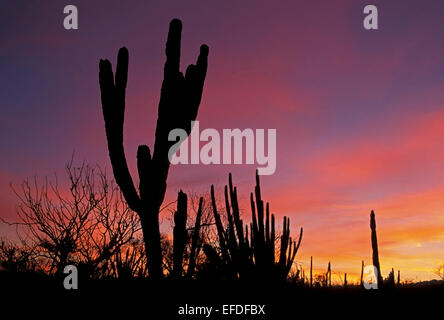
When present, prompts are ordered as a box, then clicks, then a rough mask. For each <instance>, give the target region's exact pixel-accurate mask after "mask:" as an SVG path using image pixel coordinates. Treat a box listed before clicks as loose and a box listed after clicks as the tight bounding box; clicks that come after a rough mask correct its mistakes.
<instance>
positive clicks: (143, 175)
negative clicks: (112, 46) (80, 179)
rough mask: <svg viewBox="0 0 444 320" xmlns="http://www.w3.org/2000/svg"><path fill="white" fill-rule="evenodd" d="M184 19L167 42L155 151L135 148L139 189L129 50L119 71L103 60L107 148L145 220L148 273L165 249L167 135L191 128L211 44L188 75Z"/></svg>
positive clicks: (158, 272) (158, 267)
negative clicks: (128, 110)
mask: <svg viewBox="0 0 444 320" xmlns="http://www.w3.org/2000/svg"><path fill="white" fill-rule="evenodd" d="M181 32H182V23H181V21H180V20H178V19H174V20H172V21H171V23H170V28H169V32H168V39H167V43H166V63H165V67H164V79H163V82H162V88H161V94H160V101H159V108H158V118H157V126H156V133H155V142H154V152H153V154H152V156H151V152H150V149H149V147H148V146H146V145H140V146H139V148H138V150H137V169H138V174H139V180H140V183H139V193H138V192H137V190H136V188H135V186H134V183H133V180H132V178H131V175H130V172H129V169H128V165H127V161H126V157H125V151H124V146H123V123H124V113H125V90H126V84H127V78H128V50H127V49H126V48H125V47H123V48H121V49H120V50H119V53H118V56H117V67H116V73H115V77H114V76H113V71H112V67H111V63H110V62H109V61H108V60H100V64H99V69H100V71H99V82H100V90H101V100H102V110H103V117H104V120H105V130H106V138H107V141H108V152H109V157H110V159H111V165H112V168H113V173H114V177H115V179H116V182H117V184H118V185H119V187H120V189H121V190H122V193H123V195H124V197H125V199H126V201H127V203H128V205H129V207H130V208H131V209H132V210H133V211H135V212H137V213H138V215H139V217H140V221H141V225H142V230H143V235H144V240H145V247H146V253H147V257H148V271H149V277H150V278H152V279H160V278H162V277H163V270H162V252H161V245H160V231H159V209H160V206H161V204H162V202H163V200H164V197H165V191H166V187H167V183H166V180H167V176H168V170H169V167H170V162H169V159H168V151H169V149H170V147H171V146H172V145H173V144H174V143H176V142H175V141H168V134H169V132H170V131H171V130H172V129H174V128H181V129H184V130H185V131H186V132H187V133H188V134H189V133H190V132H191V121H193V120H195V119H196V116H197V112H198V109H199V105H200V102H201V97H202V91H203V86H204V81H205V76H206V72H207V57H208V47H207V46H206V45H202V46H201V47H200V55H199V57H198V59H197V62H196V65H190V66H188V68H187V70H186V73H185V76H184V75H183V74H182V73H181V72H180V71H179V64H180V41H181Z"/></svg>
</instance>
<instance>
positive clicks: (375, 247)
mask: <svg viewBox="0 0 444 320" xmlns="http://www.w3.org/2000/svg"><path fill="white" fill-rule="evenodd" d="M370 229H371V231H372V233H371V237H372V250H373V255H372V256H373V265H374V266H375V267H376V270H377V271H378V277H377V278H378V288H382V285H383V282H382V275H381V266H380V264H379V252H378V238H377V236H376V219H375V212H374V211H373V210H372V212H371V213H370Z"/></svg>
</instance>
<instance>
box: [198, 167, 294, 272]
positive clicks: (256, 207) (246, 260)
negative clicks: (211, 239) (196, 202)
mask: <svg viewBox="0 0 444 320" xmlns="http://www.w3.org/2000/svg"><path fill="white" fill-rule="evenodd" d="M224 196H225V212H226V216H227V222H228V223H227V226H224V225H223V223H222V219H221V216H220V213H219V210H218V208H217V204H216V199H215V194H214V187H213V186H211V201H212V209H213V214H214V219H215V224H216V229H217V234H218V238H219V249H220V256H219V255H218V256H217V257H218V258H216V257H215V253H216V252H217V250H216V249H215V248H210V247H209V246H206V247H205V250H206V253H207V258H208V259H210V260H213V262H214V261H215V260H217V261H218V263H222V264H224V265H225V266H226V269H227V272H228V273H231V277H240V278H248V277H252V276H253V277H254V276H257V277H260V278H262V279H280V280H285V279H286V278H287V276H288V273H289V272H290V269H291V266H292V265H293V262H294V259H295V256H296V253H297V251H298V249H299V246H300V244H301V240H302V234H303V229H302V228H301V230H300V233H299V238H298V241H293V239H292V238H291V237H290V219H289V218H287V217H284V225H283V230H282V236H281V238H280V240H281V241H280V249H279V259H278V261H276V257H275V253H276V252H275V251H276V247H275V243H276V232H275V216H274V214H270V206H269V204H268V203H266V204H264V201H263V200H262V195H261V188H260V181H259V175H258V173H257V172H256V186H255V189H254V194H253V193H251V194H250V204H251V217H252V221H251V223H250V227H249V228H248V225H245V229H244V223H243V221H242V219H240V211H239V203H238V200H237V188H236V187H234V186H233V182H232V177H231V174H230V175H229V178H228V186H225V189H224Z"/></svg>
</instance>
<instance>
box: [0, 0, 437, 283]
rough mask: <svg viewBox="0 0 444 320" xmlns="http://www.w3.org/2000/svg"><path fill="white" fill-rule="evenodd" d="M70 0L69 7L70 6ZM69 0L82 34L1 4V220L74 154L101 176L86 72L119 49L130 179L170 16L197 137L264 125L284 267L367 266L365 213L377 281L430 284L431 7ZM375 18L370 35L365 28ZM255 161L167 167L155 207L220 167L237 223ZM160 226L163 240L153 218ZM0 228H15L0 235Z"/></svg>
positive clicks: (157, 82) (99, 140)
mask: <svg viewBox="0 0 444 320" xmlns="http://www.w3.org/2000/svg"><path fill="white" fill-rule="evenodd" d="M68 2H69V1H68ZM91 2H92V1H86V0H85V1H71V2H70V4H74V5H76V6H77V7H78V10H79V29H78V30H71V31H67V30H65V29H64V28H63V17H64V16H63V6H64V4H65V3H61V2H60V1H44V2H42V1H23V0H22V1H9V2H8V3H3V4H2V9H1V10H0V21H1V27H0V47H1V48H2V49H1V51H0V70H1V73H0V87H1V91H0V92H1V116H0V150H1V157H0V216H2V217H4V218H7V219H10V220H13V219H14V217H15V207H16V205H17V198H16V197H15V195H14V194H13V192H12V191H11V189H10V186H9V184H10V182H12V183H13V184H14V185H19V184H20V182H21V181H22V180H23V179H25V178H26V177H32V176H34V175H38V176H40V177H44V176H46V175H51V174H53V173H54V172H56V173H58V174H59V175H63V168H64V165H65V163H66V162H67V161H68V160H69V159H70V158H71V155H72V154H73V152H75V159H76V160H78V161H79V162H80V161H83V160H85V161H87V162H89V163H92V164H95V163H98V164H100V165H101V166H104V167H105V166H106V167H108V168H110V162H109V159H108V154H107V149H106V139H105V129H104V122H103V118H102V111H101V104H100V92H99V83H98V62H99V59H101V58H108V59H110V61H111V62H112V63H113V66H115V61H116V56H117V51H118V49H119V48H120V47H122V46H126V47H127V48H128V49H129V53H130V63H129V79H128V89H127V100H126V101H127V104H126V114H125V147H126V154H127V159H128V162H129V166H130V168H131V170H132V172H133V177H134V179H135V181H137V180H136V178H137V175H136V174H135V171H136V170H135V166H136V161H135V159H136V157H135V156H136V150H137V146H138V145H139V144H148V145H149V146H153V142H154V140H153V138H154V130H155V121H156V118H157V105H158V100H159V95H160V86H161V81H162V77H163V64H164V62H165V56H164V49H165V41H166V36H167V31H168V24H169V21H170V20H171V19H172V18H179V19H181V20H182V22H183V32H182V58H181V68H182V70H185V69H186V66H187V65H188V64H190V63H194V62H195V59H196V58H197V55H198V53H199V46H200V44H202V43H206V44H208V45H209V47H210V54H209V66H208V73H207V79H206V82H205V88H204V94H203V99H202V103H201V106H200V109H199V115H198V120H199V121H200V127H201V129H204V128H215V129H217V130H222V129H224V128H240V129H245V128H252V129H256V128H258V129H259V128H261V129H267V128H273V129H276V130H277V168H276V172H275V174H274V175H271V176H263V177H262V178H261V181H262V187H263V196H264V198H265V200H267V201H269V202H270V207H271V211H272V212H275V213H276V215H277V216H278V217H279V219H278V221H279V222H281V217H283V216H284V215H287V216H290V217H291V222H292V232H293V233H296V231H297V228H299V227H300V226H303V227H304V238H303V241H302V245H301V249H300V252H299V253H298V256H297V258H296V260H297V262H298V263H299V264H300V265H302V266H304V267H305V268H307V267H308V266H309V260H310V256H313V257H314V262H315V269H319V270H320V269H326V267H327V263H328V261H329V260H331V261H332V266H333V273H334V275H333V281H335V280H336V281H339V280H340V279H341V278H340V277H341V276H342V275H343V273H344V272H347V273H348V274H349V275H355V274H358V273H359V272H360V265H361V260H364V261H365V262H366V264H371V243H370V227H369V215H370V211H371V210H372V209H373V210H375V213H376V218H377V230H378V238H379V245H380V259H381V265H382V272H383V274H384V276H387V274H388V272H389V270H390V269H391V268H392V267H394V268H395V269H396V270H397V269H400V270H401V278H402V279H404V280H405V279H411V280H415V281H417V280H428V279H432V278H436V276H434V274H433V271H434V269H436V268H437V267H438V265H440V264H442V263H444V90H443V89H444V40H443V34H444V20H443V18H442V16H443V13H444V2H443V1H441V0H435V1H430V0H423V1H418V0H415V1H410V0H404V1H379V0H378V1H373V0H372V1H371V2H367V1H357V0H348V1H342V0H335V1H326V0H324V1H321V0H310V1H305V0H304V1H299V0H291V1H282V0H279V1H270V0H242V1H240V0H236V1H232V0H231V1H222V0H220V1H203V0H202V1H195V0H190V1H183V0H178V1H171V0H162V1H161V0H156V1H153V0H151V1H109V0H108V1H94V3H91ZM367 4H374V5H376V6H377V7H378V9H379V30H377V31H366V30H365V29H364V28H363V26H362V21H363V18H364V14H363V8H364V6H365V5H367ZM255 169H256V166H255V165H209V166H204V165H178V166H173V167H172V169H171V170H170V175H169V179H168V192H167V199H166V200H165V203H166V202H168V201H171V200H173V199H174V198H175V196H176V194H177V191H178V190H179V189H180V188H181V189H183V190H184V191H185V192H198V193H203V192H208V191H209V187H210V185H211V184H215V185H216V190H217V192H218V193H219V194H222V192H223V189H222V188H223V185H224V183H226V181H227V177H228V173H229V172H232V173H233V177H234V182H235V184H236V185H238V189H239V190H238V192H239V195H240V199H241V202H242V204H243V207H244V208H245V218H246V219H247V220H249V219H250V216H249V210H248V201H247V200H248V196H249V192H250V191H251V190H252V188H253V185H254V172H255ZM164 229H165V231H167V229H166V227H165V226H164ZM0 235H1V236H5V235H6V236H9V237H13V235H14V229H13V228H12V229H11V228H10V227H6V226H4V225H0Z"/></svg>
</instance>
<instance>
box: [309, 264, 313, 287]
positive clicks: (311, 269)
mask: <svg viewBox="0 0 444 320" xmlns="http://www.w3.org/2000/svg"><path fill="white" fill-rule="evenodd" d="M311 287H313V256H311V257H310V288H311Z"/></svg>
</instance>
